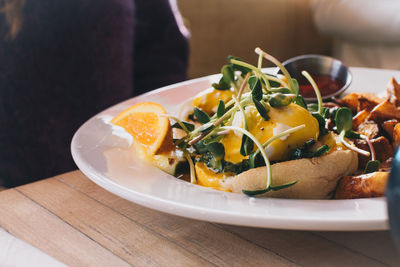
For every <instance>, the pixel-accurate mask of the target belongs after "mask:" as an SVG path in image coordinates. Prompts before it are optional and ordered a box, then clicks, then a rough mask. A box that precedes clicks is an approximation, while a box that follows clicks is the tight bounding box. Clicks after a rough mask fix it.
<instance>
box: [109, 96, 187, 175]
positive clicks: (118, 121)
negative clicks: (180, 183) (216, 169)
mask: <svg viewBox="0 0 400 267" xmlns="http://www.w3.org/2000/svg"><path fill="white" fill-rule="evenodd" d="M166 114H167V112H166V110H165V109H164V107H163V106H161V105H160V104H158V103H153V102H144V103H138V104H135V105H133V106H131V107H129V108H128V109H126V110H124V111H123V112H121V113H120V114H118V115H117V116H115V117H114V118H113V119H112V120H111V123H112V124H114V125H117V126H120V127H123V128H124V129H125V130H126V131H127V132H128V133H130V134H131V135H132V137H133V148H134V149H135V153H136V155H138V156H139V158H141V159H142V160H144V161H147V162H150V163H152V164H153V165H155V166H156V167H158V168H160V169H162V170H163V171H165V172H167V173H169V174H171V175H175V173H176V170H177V168H178V167H179V166H180V164H181V163H182V162H183V160H182V157H181V156H180V154H181V153H179V151H177V150H176V149H175V146H174V143H173V140H172V128H171V124H170V122H169V119H168V117H167V116H162V115H166Z"/></svg>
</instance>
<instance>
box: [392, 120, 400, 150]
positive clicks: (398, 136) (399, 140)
mask: <svg viewBox="0 0 400 267" xmlns="http://www.w3.org/2000/svg"><path fill="white" fill-rule="evenodd" d="M399 144H400V123H397V124H396V125H395V126H394V129H393V148H396V147H398V146H399Z"/></svg>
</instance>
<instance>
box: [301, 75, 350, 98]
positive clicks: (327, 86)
mask: <svg viewBox="0 0 400 267" xmlns="http://www.w3.org/2000/svg"><path fill="white" fill-rule="evenodd" d="M311 77H312V78H313V79H314V81H315V83H316V84H317V86H318V88H319V90H320V91H321V95H322V96H326V95H330V94H333V93H335V92H336V91H338V90H339V89H340V88H342V87H343V85H344V83H343V82H341V81H339V80H336V79H335V78H332V77H331V76H329V75H311ZM298 82H299V88H300V94H301V95H302V96H303V97H307V98H311V97H316V95H315V92H314V89H313V87H312V85H311V84H310V83H309V82H308V80H307V79H305V78H304V79H301V80H299V81H298Z"/></svg>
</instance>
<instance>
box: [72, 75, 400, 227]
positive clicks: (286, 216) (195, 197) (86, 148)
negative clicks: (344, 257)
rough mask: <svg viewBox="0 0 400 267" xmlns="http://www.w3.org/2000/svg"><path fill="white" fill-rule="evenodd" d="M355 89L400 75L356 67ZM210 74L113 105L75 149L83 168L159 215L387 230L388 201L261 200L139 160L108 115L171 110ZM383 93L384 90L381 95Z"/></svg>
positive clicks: (85, 128)
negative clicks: (153, 105) (143, 105)
mask: <svg viewBox="0 0 400 267" xmlns="http://www.w3.org/2000/svg"><path fill="white" fill-rule="evenodd" d="M351 71H352V73H353V82H352V85H351V87H350V89H349V91H360V92H361V91H362V92H375V93H380V92H381V91H382V92H383V91H385V86H386V84H387V83H388V82H389V79H390V78H391V77H392V76H395V77H397V78H398V79H400V72H398V71H391V70H377V69H365V68H351ZM218 77H219V76H218V75H211V76H207V77H204V78H200V79H195V80H190V81H186V82H182V83H178V84H175V85H171V86H167V87H164V88H161V89H159V90H155V91H152V92H150V93H147V94H145V95H142V96H139V97H136V98H132V99H130V100H127V101H125V102H123V103H120V104H118V105H116V106H113V107H111V108H109V109H107V110H105V111H103V112H101V113H100V114H98V115H96V116H95V117H93V118H91V119H90V120H89V121H88V122H86V123H85V124H84V125H82V127H81V128H79V130H78V131H77V132H76V134H75V136H74V138H73V140H72V144H71V150H72V156H73V158H74V160H75V162H76V164H77V165H78V167H79V168H80V169H81V171H82V172H83V173H84V174H85V175H87V176H88V177H89V178H90V179H91V180H93V181H94V182H95V183H97V184H98V185H100V186H101V187H103V188H104V189H106V190H108V191H110V192H112V193H114V194H116V195H118V196H120V197H123V198H125V199H127V200H130V201H132V202H135V203H138V204H140V205H143V206H146V207H149V208H152V209H156V210H159V211H163V212H167V213H171V214H175V215H179V216H184V217H188V218H193V219H199V220H206V221H211V222H218V223H226V224H235V225H244V226H252V227H264V228H278V229H296V230H349V231H350V230H351V231H354V230H384V229H388V216H387V210H386V209H387V208H386V200H385V198H371V199H356V200H290V199H261V198H253V197H247V196H245V195H242V194H234V193H228V192H221V191H217V190H213V189H209V188H205V187H201V186H198V185H192V184H190V183H187V182H184V181H181V180H179V179H176V178H174V177H173V176H170V175H168V174H166V173H164V172H162V171H160V170H158V169H156V168H154V167H152V166H149V165H145V164H143V163H142V162H140V161H138V160H136V159H134V158H133V156H132V154H131V153H130V150H129V145H128V142H127V141H126V139H123V138H120V137H118V136H117V135H115V134H113V128H112V127H111V126H110V125H109V124H107V123H106V122H105V121H106V118H107V117H110V116H114V115H116V114H117V113H119V112H120V111H122V110H124V109H125V108H127V107H129V106H130V105H132V104H134V103H138V102H142V101H154V102H158V103H160V104H162V105H163V106H164V107H165V108H166V109H167V110H168V112H174V111H175V110H176V108H177V105H179V104H180V103H182V102H183V101H184V100H185V99H187V98H189V97H192V96H193V95H194V94H196V93H198V92H199V91H201V90H204V89H205V88H208V87H209V86H210V84H211V83H212V82H214V81H216V80H217V79H218ZM378 90H380V91H378Z"/></svg>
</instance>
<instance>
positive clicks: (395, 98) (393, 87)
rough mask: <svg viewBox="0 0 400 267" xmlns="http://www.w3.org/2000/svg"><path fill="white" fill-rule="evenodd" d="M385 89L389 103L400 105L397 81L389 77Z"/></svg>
mask: <svg viewBox="0 0 400 267" xmlns="http://www.w3.org/2000/svg"><path fill="white" fill-rule="evenodd" d="M387 91H388V96H389V101H390V103H392V104H394V105H396V107H398V106H400V84H398V83H397V81H396V79H395V78H394V77H392V79H390V82H389V84H388V85H387Z"/></svg>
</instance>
